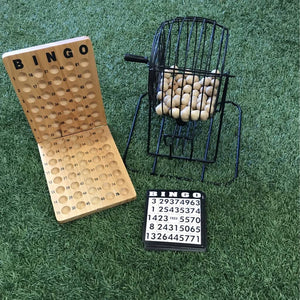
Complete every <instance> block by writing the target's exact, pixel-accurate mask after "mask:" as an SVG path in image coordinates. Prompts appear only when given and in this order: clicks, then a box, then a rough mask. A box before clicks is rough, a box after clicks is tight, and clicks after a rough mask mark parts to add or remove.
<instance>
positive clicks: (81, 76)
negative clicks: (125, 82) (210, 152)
mask: <svg viewBox="0 0 300 300" xmlns="http://www.w3.org/2000/svg"><path fill="white" fill-rule="evenodd" d="M2 58H3V62H4V65H5V67H6V70H7V72H8V74H9V76H10V79H11V81H12V84H13V86H14V88H15V91H16V93H17V96H18V98H19V100H20V102H21V105H22V107H23V110H24V112H25V115H26V117H27V119H28V121H29V124H30V126H31V129H32V132H33V134H34V137H35V139H36V141H37V143H38V148H39V151H40V156H41V159H42V163H43V168H44V172H45V176H46V179H47V184H48V188H49V192H50V196H51V200H52V204H53V208H54V212H55V216H56V218H57V220H58V222H60V223H64V222H68V221H71V220H74V219H77V218H80V217H83V216H85V215H88V214H91V213H94V212H97V211H100V210H103V209H107V208H110V207H113V206H116V205H119V204H122V203H125V202H128V201H130V200H133V199H134V198H135V197H136V192H135V190H134V187H133V185H132V182H131V180H130V178H129V175H128V173H127V170H126V168H125V166H124V164H123V161H122V158H121V156H120V154H119V152H118V149H117V147H116V144H115V142H114V139H113V137H112V135H111V132H110V130H109V127H108V125H107V122H106V117H105V111H104V107H103V101H102V96H101V90H100V84H99V80H98V74H97V68H96V63H95V58H94V52H93V47H92V43H91V41H90V39H89V37H85V36H84V37H78V38H74V39H69V40H64V41H60V42H55V43H50V44H45V45H41V46H36V47H31V48H26V49H22V50H17V51H11V52H7V53H4V54H3V56H2Z"/></svg>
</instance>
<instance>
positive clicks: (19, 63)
mask: <svg viewBox="0 0 300 300" xmlns="http://www.w3.org/2000/svg"><path fill="white" fill-rule="evenodd" d="M13 63H14V65H15V68H16V70H19V69H23V68H24V65H23V63H22V60H21V59H14V60H13Z"/></svg>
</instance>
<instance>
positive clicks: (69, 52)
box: [64, 48, 73, 58]
mask: <svg viewBox="0 0 300 300" xmlns="http://www.w3.org/2000/svg"><path fill="white" fill-rule="evenodd" d="M64 57H65V58H70V57H73V53H72V50H71V49H70V48H66V49H65V50H64Z"/></svg>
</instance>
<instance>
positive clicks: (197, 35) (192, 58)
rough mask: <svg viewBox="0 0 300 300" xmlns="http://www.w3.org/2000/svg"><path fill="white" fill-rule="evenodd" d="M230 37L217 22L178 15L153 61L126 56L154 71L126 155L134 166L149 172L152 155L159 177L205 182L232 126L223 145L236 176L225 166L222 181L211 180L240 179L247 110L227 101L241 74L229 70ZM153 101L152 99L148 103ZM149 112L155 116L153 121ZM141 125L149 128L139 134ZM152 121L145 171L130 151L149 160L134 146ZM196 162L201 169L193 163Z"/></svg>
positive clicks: (157, 41)
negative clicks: (234, 80)
mask: <svg viewBox="0 0 300 300" xmlns="http://www.w3.org/2000/svg"><path fill="white" fill-rule="evenodd" d="M228 38H229V32H228V29H227V28H225V27H224V26H221V25H219V24H217V22H216V21H213V20H209V19H205V18H201V17H185V18H181V17H178V18H175V19H173V20H168V21H165V22H163V23H162V24H161V25H160V26H159V28H158V29H157V31H156V33H155V36H154V40H153V44H152V50H151V56H150V58H149V59H148V58H147V57H144V56H137V55H132V54H126V55H125V60H126V61H132V62H139V63H145V64H147V65H148V68H149V75H148V93H145V94H142V95H141V96H140V98H139V101H138V103H137V106H136V110H135V114H134V117H133V121H132V126H131V131H130V134H129V137H128V141H127V145H126V149H125V152H124V156H123V159H124V162H125V164H126V166H127V167H128V168H129V169H132V170H136V171H138V170H139V169H140V168H141V167H142V168H148V164H149V157H151V158H152V161H151V162H150V168H151V171H150V173H151V174H158V175H161V176H174V177H177V178H182V179H187V180H193V179H200V180H201V181H204V178H205V176H206V175H205V172H206V169H207V168H208V166H209V165H212V164H213V163H215V162H216V161H217V156H218V152H220V151H219V150H220V142H221V129H222V126H223V127H224V126H225V128H226V129H225V131H226V133H224V134H226V138H225V140H224V142H225V143H228V144H229V146H228V145H226V144H224V143H223V144H224V145H222V147H221V148H222V155H221V157H222V159H221V160H222V161H223V162H221V164H224V169H225V170H226V172H228V169H230V170H232V167H233V171H232V173H231V174H225V173H226V172H225V173H224V169H223V168H222V169H223V170H222V171H221V175H220V176H221V178H220V179H216V176H217V175H216V174H214V173H216V171H213V173H212V178H213V179H212V181H211V182H214V183H216V184H218V183H229V182H231V181H233V180H234V179H235V178H236V177H237V176H238V164H239V151H240V150H239V149H240V135H241V108H240V106H239V105H237V104H235V103H234V102H231V101H227V100H226V95H227V90H228V83H229V79H230V78H231V77H233V76H232V75H230V74H229V72H226V71H225V58H226V54H227V46H228ZM146 96H148V99H149V101H148V102H147V103H145V104H144V103H143V99H144V98H146ZM229 104H230V105H229ZM225 106H226V111H227V107H228V106H230V109H229V110H230V111H229V112H228V114H229V118H226V122H225V121H224V119H225V118H224V115H225V114H224V112H225ZM141 114H143V115H144V116H145V114H148V120H147V122H146V121H145V120H146V118H145V117H140V115H141ZM138 121H139V122H140V123H141V124H140V126H139V127H140V128H142V129H137V128H138V126H137V125H138V123H139V122H138ZM224 122H225V123H226V125H224ZM146 123H147V125H148V126H147V127H148V128H147V143H142V144H143V145H145V146H146V153H147V154H148V155H147V157H146V158H142V159H141V161H142V164H141V165H140V166H137V159H136V157H135V158H134V156H133V157H132V158H130V157H129V156H130V152H133V153H135V154H137V153H138V154H139V157H140V156H141V155H142V153H143V150H142V149H132V148H134V146H135V144H136V143H134V142H133V141H134V139H138V140H140V139H142V138H145V124H146ZM136 131H137V132H136ZM222 135H223V133H222ZM229 136H231V137H233V139H234V141H232V139H230V138H228V137H229ZM232 144H234V146H233V147H232ZM223 152H224V153H223ZM129 160H131V162H132V163H133V165H135V166H133V168H132V167H130V165H129V162H128V161H129ZM158 161H159V163H158ZM218 161H219V157H218ZM190 162H198V163H200V164H201V165H200V166H199V164H197V163H196V164H192V165H193V166H191V163H190ZM187 163H188V164H187ZM159 165H160V167H158V166H159ZM214 169H219V166H218V167H217V168H214ZM225 177H229V178H225ZM208 181H209V179H208Z"/></svg>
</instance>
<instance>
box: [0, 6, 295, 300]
mask: <svg viewBox="0 0 300 300" xmlns="http://www.w3.org/2000/svg"><path fill="white" fill-rule="evenodd" d="M0 5H1V9H0V15H1V25H0V29H1V30H0V45H1V52H2V53H4V52H7V51H11V50H16V49H21V48H24V47H29V46H34V45H39V44H43V43H48V42H53V41H58V40H63V39H67V38H71V37H76V36H82V35H88V36H90V38H91V40H92V43H93V46H94V52H95V57H96V62H97V68H98V74H99V80H100V84H101V90H102V95H103V100H104V105H105V110H106V116H107V120H108V124H109V126H110V128H111V131H112V134H113V136H114V139H115V141H116V143H117V145H118V148H119V150H120V152H121V153H123V151H124V150H125V145H126V137H127V135H128V133H129V130H130V125H131V120H132V117H133V113H134V109H135V104H136V102H137V100H138V96H139V95H140V94H141V93H143V92H145V91H147V83H148V69H147V66H146V65H138V64H133V63H126V62H125V61H124V59H123V56H124V54H125V53H127V52H130V53H134V54H139V55H145V56H148V57H149V56H150V54H151V53H150V51H151V44H152V39H153V35H154V33H155V31H156V29H157V27H158V26H159V24H160V23H161V22H163V21H165V20H168V19H171V18H174V17H177V16H191V15H193V16H201V17H207V18H211V19H215V20H217V21H218V23H220V24H223V25H224V26H226V27H228V28H229V30H230V39H229V48H228V56H227V60H226V69H227V70H230V72H231V74H234V75H235V76H236V77H235V78H233V79H231V80H230V85H229V91H228V99H229V100H232V101H235V102H237V103H238V104H240V105H241V107H242V110H243V119H242V142H241V153H240V168H239V176H238V178H237V180H236V181H234V182H233V183H232V184H230V185H228V186H224V185H222V186H216V185H213V184H209V183H201V182H199V180H198V181H197V180H196V181H192V182H188V181H184V180H179V179H176V178H169V177H155V176H151V175H149V172H144V173H135V172H131V171H129V174H130V176H131V179H132V181H133V184H134V186H135V188H136V191H137V199H136V200H135V201H133V202H130V203H128V204H125V205H122V206H118V207H115V208H112V209H109V210H106V211H103V212H100V213H96V214H93V215H91V216H88V217H85V218H82V219H79V220H77V221H74V222H71V223H67V224H64V225H59V224H58V223H57V222H56V220H55V217H54V213H53V208H52V205H51V200H50V196H49V193H48V189H47V184H46V180H45V177H44V173H43V169H42V164H41V161H40V157H39V153H38V149H37V145H36V142H35V140H34V137H33V135H32V133H31V130H30V128H29V125H28V123H27V120H26V118H25V115H24V113H23V111H22V108H21V106H20V104H19V101H18V99H17V97H16V94H15V92H14V90H13V87H12V85H11V83H10V80H9V78H8V75H7V73H6V71H5V69H4V66H3V64H2V63H1V64H0V70H1V72H0V90H1V92H0V95H1V96H0V97H1V100H0V124H1V125H0V126H1V127H0V128H1V130H0V157H1V160H0V161H1V168H0V182H1V183H0V201H1V202H0V203H1V207H0V216H1V219H0V230H1V234H0V298H1V299H59V298H60V299H163V300H164V299H298V297H299V103H298V101H299V3H298V1H279V0H277V1H137V0H136V1H129V0H125V1H44V0H42V1H38V2H37V1H32V0H27V1H16V0H13V1H3V0H2V1H0ZM143 105H144V106H145V107H146V103H145V104H143ZM145 107H144V108H145ZM145 109H146V108H145ZM225 114H226V112H225ZM228 114H230V110H229V112H228ZM143 116H144V118H145V121H144V122H143V119H142V120H141V122H142V125H141V129H138V131H137V135H136V136H135V137H134V143H133V146H134V147H135V149H138V150H139V151H134V152H133V154H131V155H133V158H132V160H133V162H134V163H136V165H137V166H138V167H139V166H143V165H144V161H143V160H144V152H143V151H144V145H145V138H146V125H147V122H146V119H147V115H143V114H141V118H143ZM230 119H231V118H230V117H229V120H230ZM228 126H229V125H228ZM228 128H230V126H229V127H228ZM225 129H226V125H225ZM234 133H235V134H236V132H235V131H234ZM222 139H223V141H224V146H222V147H223V148H222V149H223V150H225V152H226V149H227V148H226V145H227V144H226V142H228V143H231V140H230V130H227V131H226V130H225V131H224V135H223V136H222ZM223 160H224V164H225V167H224V166H222V162H223ZM146 161H147V158H145V162H146ZM168 167H169V166H168V164H167V166H165V167H164V169H165V168H168ZM222 168H223V169H222ZM185 169H187V171H188V172H194V171H192V170H190V169H189V167H186V168H185ZM171 170H172V168H171ZM177 171H178V172H183V169H181V168H178V167H177ZM227 171H228V170H227V158H226V157H225V158H224V157H222V158H221V163H220V164H218V168H216V169H213V170H212V172H211V173H210V174H211V175H210V176H211V178H212V180H214V179H215V177H218V176H221V178H222V174H223V172H224V174H226V175H228V172H227ZM170 172H171V171H170ZM179 175H181V174H179ZM192 175H194V173H193V174H192ZM218 178H219V177H218ZM153 188H157V189H159V188H161V189H164V188H166V189H190V190H202V191H204V192H205V194H206V195H207V201H206V212H207V235H208V249H207V252H205V253H190V252H169V251H165V252H150V251H145V250H144V248H143V243H142V225H143V219H144V205H145V196H146V191H147V190H148V189H153Z"/></svg>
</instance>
